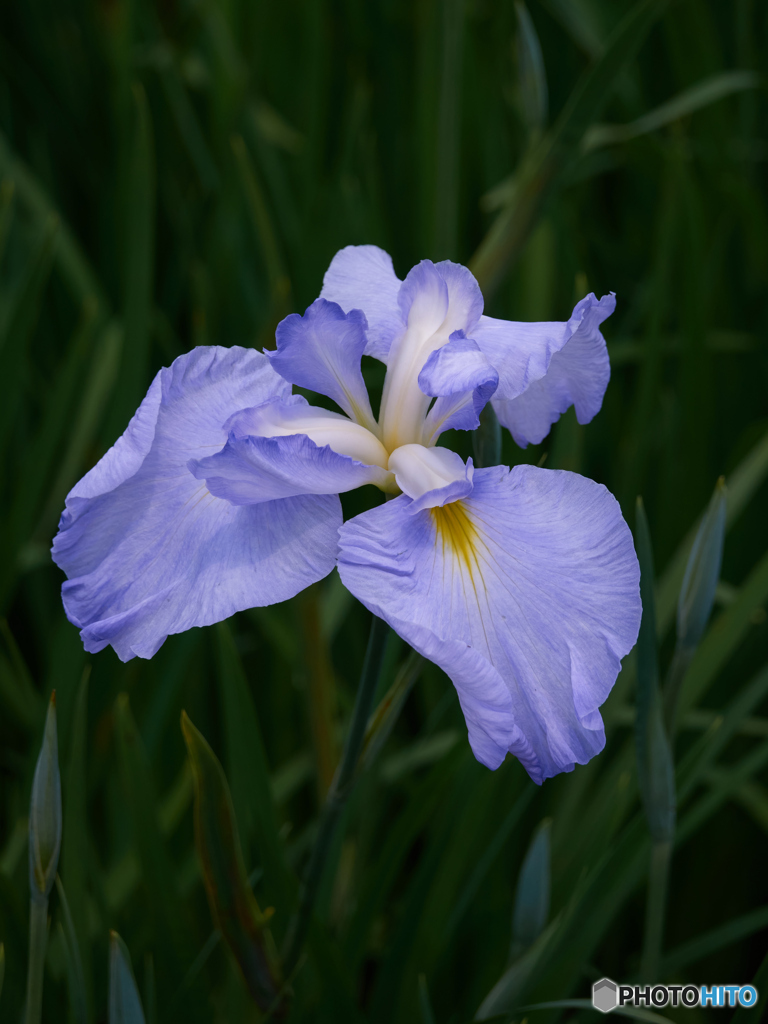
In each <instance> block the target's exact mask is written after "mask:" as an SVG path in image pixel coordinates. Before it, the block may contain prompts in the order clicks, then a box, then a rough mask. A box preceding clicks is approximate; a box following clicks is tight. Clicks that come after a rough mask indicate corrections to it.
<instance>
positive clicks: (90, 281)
mask: <svg viewBox="0 0 768 1024" xmlns="http://www.w3.org/2000/svg"><path fill="white" fill-rule="evenodd" d="M0 175H1V176H3V177H7V178H10V179H12V180H13V182H14V185H15V188H16V191H17V193H18V197H19V200H20V201H21V202H22V203H23V204H24V205H25V206H26V207H27V208H28V209H29V210H30V211H31V212H32V214H33V216H34V217H35V219H36V220H37V222H38V224H40V225H43V224H46V223H51V222H52V218H56V220H57V221H58V224H59V226H58V231H57V234H56V246H55V258H56V262H57V264H58V266H59V269H60V270H61V273H62V276H63V277H64V280H65V281H66V282H67V284H68V285H69V288H70V290H71V292H72V295H73V297H74V299H75V301H76V303H77V305H78V307H79V306H80V305H81V304H82V303H83V302H85V301H87V300H90V299H92V298H95V299H96V301H97V302H98V305H99V310H100V313H101V314H102V315H106V313H107V311H108V304H107V301H106V298H105V297H104V295H103V293H102V291H101V287H100V286H99V283H98V280H97V278H96V275H95V274H94V273H93V270H92V269H91V267H90V266H89V264H88V261H87V260H86V258H85V256H84V255H83V252H82V249H81V248H80V245H79V243H78V242H77V241H76V240H75V237H74V235H73V234H72V232H71V231H70V230H69V228H68V227H67V226H66V224H64V223H63V222H62V221H61V218H60V217H59V215H58V213H57V211H56V210H55V208H54V207H53V205H52V203H51V201H50V200H49V198H48V196H47V195H46V193H45V190H44V189H43V188H42V187H41V186H40V184H39V182H38V181H37V179H36V178H35V177H34V175H33V174H32V173H31V172H30V170H29V169H28V167H27V166H26V165H25V164H24V163H23V161H22V160H20V159H19V157H18V156H16V154H15V153H14V152H13V150H12V149H11V147H10V146H9V144H8V141H7V140H6V138H5V136H4V135H3V134H2V133H1V132H0Z"/></svg>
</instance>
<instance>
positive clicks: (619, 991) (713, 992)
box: [592, 978, 757, 1013]
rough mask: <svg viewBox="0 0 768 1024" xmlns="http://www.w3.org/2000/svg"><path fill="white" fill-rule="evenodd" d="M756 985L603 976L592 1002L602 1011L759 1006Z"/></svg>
mask: <svg viewBox="0 0 768 1024" xmlns="http://www.w3.org/2000/svg"><path fill="white" fill-rule="evenodd" d="M756 1003H757V989H756V988H755V987H754V985H710V986H709V988H707V986H706V985H699V986H697V985H617V984H616V982H615V981H611V979H610V978H601V979H600V981H596V982H595V984H594V985H593V986H592V1005H593V1006H594V1008H595V1009H596V1010H600V1012H601V1013H610V1012H611V1010H615V1009H616V1007H617V1006H646V1007H648V1008H650V1007H654V1008H659V1007H662V1006H685V1007H688V1009H690V1008H691V1007H692V1006H714V1007H719V1006H722V1007H725V1006H755V1004H756Z"/></svg>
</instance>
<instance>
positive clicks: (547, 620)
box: [339, 466, 640, 782]
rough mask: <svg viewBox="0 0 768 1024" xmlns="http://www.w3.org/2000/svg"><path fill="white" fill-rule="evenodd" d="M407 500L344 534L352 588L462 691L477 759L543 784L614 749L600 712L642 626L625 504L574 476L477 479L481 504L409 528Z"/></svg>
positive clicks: (425, 517)
mask: <svg viewBox="0 0 768 1024" xmlns="http://www.w3.org/2000/svg"><path fill="white" fill-rule="evenodd" d="M407 506H408V499H407V498H406V497H405V496H403V497H401V498H397V499H395V500H394V501H390V502H387V504H385V505H382V506H379V507H378V508H375V509H371V510H370V511H369V512H365V513H363V515H360V516H357V517H356V518H355V519H352V520H350V521H349V522H347V523H345V524H344V526H343V527H342V528H341V530H340V532H339V540H340V549H339V572H340V574H341V578H342V580H343V581H344V584H345V585H346V586H347V587H348V589H349V590H351V591H352V593H353V594H354V595H355V596H356V597H357V598H358V599H359V600H360V601H362V602H363V604H365V605H366V606H367V607H368V608H370V610H371V611H372V612H374V614H376V615H380V616H381V617H382V618H384V619H385V620H386V621H387V622H389V623H390V625H391V626H392V627H393V628H394V629H395V630H396V631H397V632H398V633H399V634H400V635H401V636H402V637H404V639H405V640H407V641H408V643H410V644H411V645H412V646H413V647H414V648H415V649H416V650H418V651H420V652H421V653H422V654H424V655H425V656H426V657H428V658H430V659H431V660H432V661H434V662H435V663H436V664H438V665H439V666H440V667H441V668H442V669H443V670H444V671H445V672H446V673H447V674H448V675H449V676H450V677H451V679H452V680H453V682H454V685H455V686H456V689H457V692H458V694H459V700H460V702H461V705H462V709H463V711H464V714H465V717H466V720H467V727H468V730H469V739H470V743H471V744H472V748H473V750H474V751H475V755H476V756H477V758H478V759H479V760H480V761H482V762H483V763H484V764H486V765H488V767H491V768H495V767H498V765H499V764H500V763H501V762H502V761H503V760H504V757H505V756H506V753H507V751H511V752H512V753H513V754H515V755H516V756H517V757H518V758H519V759H520V760H521V762H522V763H523V765H524V766H525V768H526V769H527V771H528V772H529V774H530V775H531V777H532V778H533V779H534V781H536V782H542V781H543V780H544V779H545V778H548V777H550V776H552V775H555V774H557V773H558V772H561V771H569V770H570V769H571V768H573V766H574V764H577V763H578V764H584V763H586V762H587V761H588V760H589V759H590V758H591V757H592V756H594V755H595V754H596V753H598V751H600V750H601V749H602V747H603V745H604V742H605V735H604V732H603V728H602V720H601V717H600V714H599V712H598V710H597V709H598V708H599V706H600V705H601V704H602V703H603V701H604V700H605V698H606V697H607V695H608V693H609V692H610V689H611V687H612V686H613V683H614V681H615V679H616V676H617V674H618V672H619V668H620V663H621V658H623V657H624V656H625V655H626V654H627V653H628V652H629V651H630V650H631V648H632V646H633V645H634V643H635V640H636V638H637V632H638V629H639V623H640V594H639V568H638V564H637V558H636V556H635V552H634V547H633V544H632V537H631V534H630V532H629V529H628V527H627V525H626V523H625V522H624V520H623V519H622V517H621V512H620V510H619V507H618V504H617V502H616V501H615V499H614V498H613V497H612V496H611V495H610V494H609V493H608V491H607V490H606V489H605V488H604V487H602V486H601V485H599V484H596V483H594V482H593V481H591V480H587V479H585V478H584V477H580V476H578V475H576V474H573V473H566V472H557V471H549V470H544V469H537V468H534V467H531V466H517V467H516V468H515V469H513V470H512V471H509V470H507V469H506V468H505V467H496V468H495V469H485V470H476V471H475V476H474V489H473V491H472V494H471V495H469V496H468V497H466V498H464V499H463V500H461V501H458V502H455V503H453V504H451V505H446V506H445V507H444V508H440V509H437V508H435V509H431V510H425V511H423V512H420V513H418V514H416V515H409V514H408V510H407Z"/></svg>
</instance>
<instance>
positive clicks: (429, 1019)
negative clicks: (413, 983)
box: [419, 974, 436, 1024]
mask: <svg viewBox="0 0 768 1024" xmlns="http://www.w3.org/2000/svg"><path fill="white" fill-rule="evenodd" d="M419 1009H420V1010H421V1024H436V1022H435V1013H434V1010H433V1009H432V1000H431V999H430V998H429V989H428V988H427V979H426V978H425V977H424V975H423V974H420V975H419Z"/></svg>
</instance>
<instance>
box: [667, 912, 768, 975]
mask: <svg viewBox="0 0 768 1024" xmlns="http://www.w3.org/2000/svg"><path fill="white" fill-rule="evenodd" d="M764 928H768V906H766V907H760V908H759V909H758V910H751V911H750V912H749V913H748V914H741V915H740V916H739V917H734V918H733V920H731V921H728V923H727V924H723V925H720V927H719V928H713V929H712V930H711V931H708V932H705V933H704V935H699V936H698V938H696V939H693V940H692V941H691V942H686V943H685V944H684V945H682V946H678V947H677V948H676V949H672V950H670V952H669V953H667V954H666V956H665V957H664V962H663V966H662V974H663V976H664V977H667V978H674V977H677V976H679V974H680V971H681V970H682V969H683V968H684V967H688V966H689V964H695V963H697V961H699V960H703V959H704V957H707V956H711V955H712V954H713V953H717V952H718V951H719V950H721V949H725V948H727V947H728V946H731V945H733V944H734V943H735V942H739V941H740V940H741V939H745V938H747V937H748V936H750V935H754V934H755V932H759V931H762V930H763V929H764Z"/></svg>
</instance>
